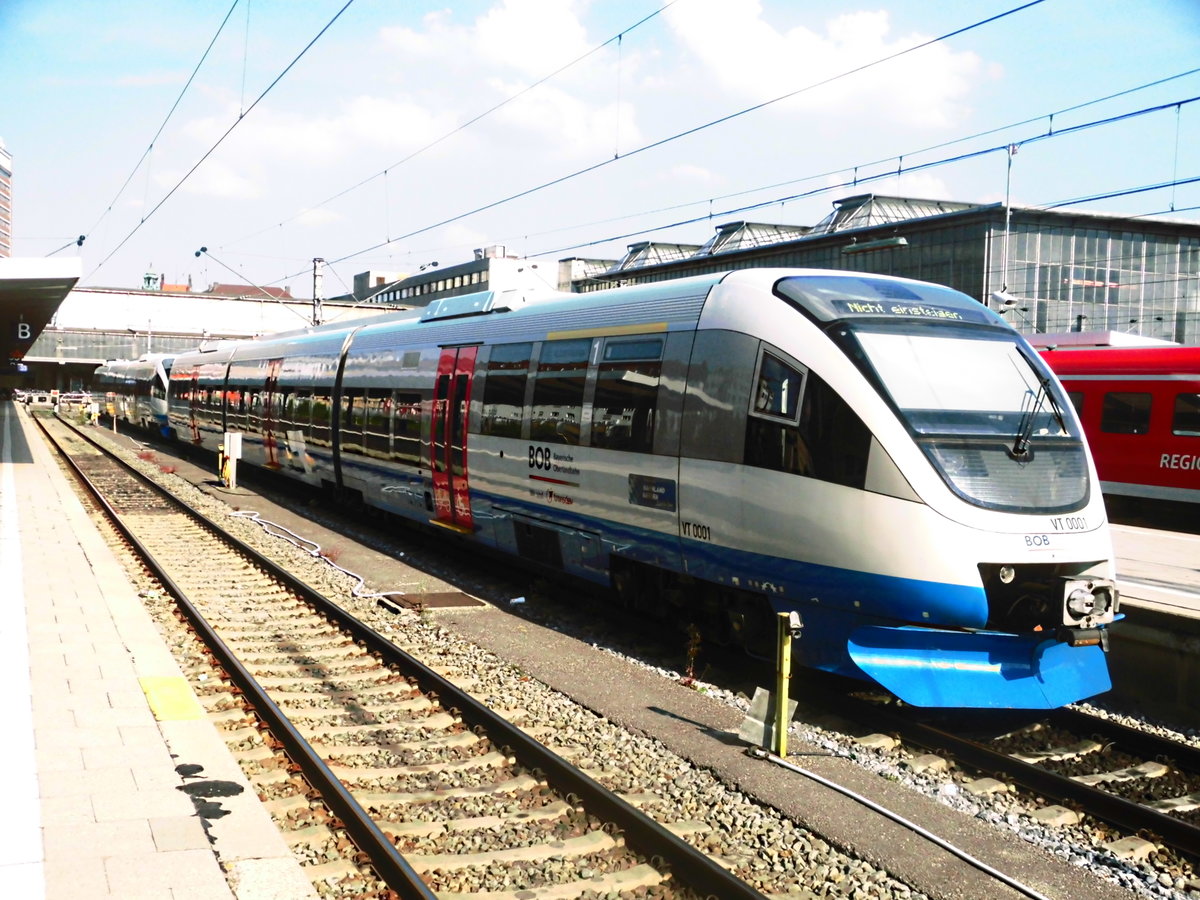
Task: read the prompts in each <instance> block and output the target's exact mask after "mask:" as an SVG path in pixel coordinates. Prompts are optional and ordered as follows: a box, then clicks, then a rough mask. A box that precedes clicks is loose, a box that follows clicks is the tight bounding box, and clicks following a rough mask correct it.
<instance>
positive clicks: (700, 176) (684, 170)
mask: <svg viewBox="0 0 1200 900" xmlns="http://www.w3.org/2000/svg"><path fill="white" fill-rule="evenodd" d="M668 174H669V177H670V178H671V179H672V180H674V181H679V182H683V183H691V184H700V185H712V184H717V183H718V182H720V181H723V180H724V179H722V178H720V177H718V176H717V174H716V173H715V172H713V171H712V169H709V168H707V167H706V166H697V165H693V164H691V163H682V164H680V165H677V166H671V169H670V171H669V173H668Z"/></svg>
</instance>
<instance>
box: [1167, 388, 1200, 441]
mask: <svg viewBox="0 0 1200 900" xmlns="http://www.w3.org/2000/svg"><path fill="white" fill-rule="evenodd" d="M1171 434H1178V435H1183V436H1185V437H1200V394H1176V395H1175V412H1174V414H1173V415H1172V416H1171Z"/></svg>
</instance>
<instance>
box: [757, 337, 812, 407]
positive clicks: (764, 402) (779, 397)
mask: <svg viewBox="0 0 1200 900" xmlns="http://www.w3.org/2000/svg"><path fill="white" fill-rule="evenodd" d="M803 379H804V376H803V374H802V373H800V372H798V371H796V370H795V369H793V368H792V367H791V366H789V365H788V364H787V363H785V362H783V361H782V360H779V359H776V358H775V357H774V356H772V355H771V354H770V353H764V354H763V355H762V361H761V363H760V364H759V367H758V378H757V379H756V380H755V382H754V384H755V389H754V411H755V412H756V413H758V414H760V415H765V416H778V417H780V418H783V419H790V420H792V421H795V419H796V407H797V405H798V404H799V402H800V391H801V387H802V385H803Z"/></svg>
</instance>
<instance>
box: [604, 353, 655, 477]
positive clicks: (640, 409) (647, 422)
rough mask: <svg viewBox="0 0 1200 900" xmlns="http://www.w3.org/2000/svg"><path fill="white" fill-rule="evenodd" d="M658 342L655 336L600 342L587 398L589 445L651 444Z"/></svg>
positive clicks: (647, 447)
mask: <svg viewBox="0 0 1200 900" xmlns="http://www.w3.org/2000/svg"><path fill="white" fill-rule="evenodd" d="M663 345H664V340H663V338H660V337H654V338H644V337H643V338H635V339H632V340H630V339H628V338H621V339H614V338H609V339H608V340H607V341H606V342H605V345H604V352H603V354H602V356H601V359H600V364H599V366H598V367H597V369H598V371H597V375H596V394H595V397H594V399H593V401H592V432H591V434H592V437H591V443H592V446H593V447H607V448H609V449H613V450H632V451H634V452H637V453H650V452H652V451H653V450H654V426H655V417H656V414H657V404H658V382H659V378H660V376H661V374H662V355H663Z"/></svg>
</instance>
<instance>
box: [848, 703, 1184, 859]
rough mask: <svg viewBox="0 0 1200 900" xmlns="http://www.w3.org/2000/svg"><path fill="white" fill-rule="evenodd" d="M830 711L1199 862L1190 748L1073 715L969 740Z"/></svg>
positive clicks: (916, 720) (1057, 714)
mask: <svg viewBox="0 0 1200 900" xmlns="http://www.w3.org/2000/svg"><path fill="white" fill-rule="evenodd" d="M831 696H832V695H831ZM829 702H830V703H833V702H834V701H833V700H830V701H829ZM836 705H837V708H838V711H839V713H840V714H841V715H844V716H847V717H849V718H852V719H854V720H856V721H858V722H861V723H863V724H866V725H868V727H870V728H871V729H874V730H876V731H882V732H885V733H890V734H893V735H895V736H896V737H898V738H899V739H900V740H902V741H904V742H907V743H909V744H912V745H917V746H919V747H921V748H924V749H926V750H929V751H933V752H934V753H938V754H942V755H943V756H946V757H950V758H952V759H954V760H955V761H956V762H957V763H958V764H960V765H961V766H964V767H967V768H969V769H973V770H975V771H977V772H980V773H984V774H986V775H989V776H995V778H997V779H999V780H1003V781H1004V782H1011V783H1012V784H1015V785H1017V786H1019V787H1021V788H1024V789H1026V790H1028V791H1032V792H1033V793H1035V794H1037V795H1038V796H1041V797H1044V798H1048V799H1050V800H1052V801H1053V802H1054V803H1056V804H1062V805H1063V806H1064V808H1066V809H1068V810H1070V811H1071V812H1074V813H1076V814H1081V815H1087V816H1091V817H1093V818H1095V819H1097V820H1099V821H1102V822H1105V823H1108V824H1109V825H1111V826H1113V827H1115V828H1116V829H1118V830H1120V831H1122V832H1125V833H1126V834H1127V835H1129V836H1139V837H1142V838H1144V839H1146V840H1148V841H1150V842H1152V843H1154V844H1161V845H1162V846H1164V847H1169V848H1171V849H1172V850H1175V851H1177V852H1178V853H1180V854H1181V855H1183V856H1184V857H1187V858H1188V859H1189V860H1191V861H1192V862H1197V861H1200V749H1198V748H1197V747H1195V746H1193V745H1191V744H1186V743H1183V742H1181V741H1178V740H1174V739H1171V738H1168V737H1165V736H1162V735H1160V734H1156V733H1153V732H1150V731H1145V730H1141V729H1136V728H1131V727H1129V726H1127V725H1123V724H1121V723H1119V722H1115V721H1111V720H1109V719H1105V718H1100V717H1098V716H1094V715H1091V714H1088V713H1086V712H1083V711H1081V710H1078V709H1074V708H1063V709H1058V710H1054V711H1052V712H1051V713H1050V714H1049V715H1047V716H1044V717H1042V718H1039V719H1038V720H1036V721H1033V722H1028V723H1025V724H1022V725H1020V726H1019V727H1016V728H1014V729H1012V730H1004V731H1000V732H999V733H997V732H996V731H993V730H984V731H980V730H979V729H978V728H976V729H975V731H976V736H975V737H971V736H967V735H965V734H964V729H963V728H962V727H961V724H959V725H956V726H955V727H954V730H953V731H952V730H950V727H949V726H946V727H943V726H938V725H934V724H930V723H929V722H927V721H923V720H922V719H921V717H914V716H913V715H911V714H910V713H912V712H913V711H912V710H905V709H896V708H891V707H889V706H886V705H885V706H881V705H880V704H877V703H873V702H870V701H867V700H862V699H856V698H853V697H847V696H845V695H844V694H840V695H838V696H837V699H836ZM976 719H977V720H978V717H976Z"/></svg>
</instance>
